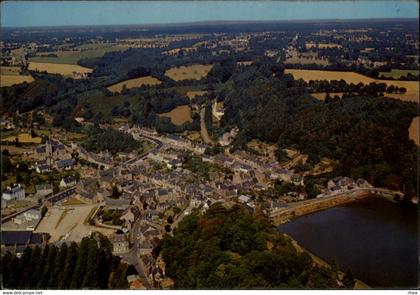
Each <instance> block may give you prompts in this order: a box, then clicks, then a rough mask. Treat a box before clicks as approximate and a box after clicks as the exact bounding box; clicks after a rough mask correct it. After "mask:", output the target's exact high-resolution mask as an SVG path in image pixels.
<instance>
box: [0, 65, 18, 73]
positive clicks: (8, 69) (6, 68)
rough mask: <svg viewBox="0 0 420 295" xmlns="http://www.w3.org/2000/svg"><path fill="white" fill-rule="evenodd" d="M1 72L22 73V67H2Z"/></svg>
mask: <svg viewBox="0 0 420 295" xmlns="http://www.w3.org/2000/svg"><path fill="white" fill-rule="evenodd" d="M0 74H1V75H19V74H20V67H6V66H1V67H0Z"/></svg>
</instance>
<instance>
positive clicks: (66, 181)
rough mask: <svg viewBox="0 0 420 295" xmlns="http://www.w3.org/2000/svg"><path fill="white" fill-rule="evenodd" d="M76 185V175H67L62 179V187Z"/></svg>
mask: <svg viewBox="0 0 420 295" xmlns="http://www.w3.org/2000/svg"><path fill="white" fill-rule="evenodd" d="M75 185H76V178H75V177H74V176H66V177H64V178H62V179H61V181H60V187H72V186H75Z"/></svg>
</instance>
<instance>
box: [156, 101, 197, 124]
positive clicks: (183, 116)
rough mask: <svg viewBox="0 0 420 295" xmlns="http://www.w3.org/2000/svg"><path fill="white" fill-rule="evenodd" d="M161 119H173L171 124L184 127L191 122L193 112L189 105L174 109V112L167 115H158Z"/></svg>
mask: <svg viewBox="0 0 420 295" xmlns="http://www.w3.org/2000/svg"><path fill="white" fill-rule="evenodd" d="M158 115H159V117H167V118H169V119H171V122H172V123H173V124H175V125H182V124H184V123H186V122H191V121H192V118H191V110H190V106H189V105H183V106H179V107H176V108H174V109H173V110H172V111H170V112H167V113H161V114H158Z"/></svg>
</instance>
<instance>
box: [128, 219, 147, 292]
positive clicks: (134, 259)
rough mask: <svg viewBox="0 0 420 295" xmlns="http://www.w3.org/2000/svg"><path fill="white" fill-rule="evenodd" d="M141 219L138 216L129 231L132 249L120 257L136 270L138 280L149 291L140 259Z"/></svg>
mask: <svg viewBox="0 0 420 295" xmlns="http://www.w3.org/2000/svg"><path fill="white" fill-rule="evenodd" d="M141 220H142V217H141V216H140V217H139V218H138V219H137V220H136V222H135V223H134V225H133V227H132V229H131V240H130V243H132V245H133V246H132V247H131V248H130V251H129V252H128V253H127V254H123V255H121V256H122V257H123V258H124V259H125V260H126V261H127V262H128V263H129V264H132V265H134V267H135V268H136V270H137V272H138V274H139V276H140V278H141V279H142V281H143V283H144V286H145V287H146V288H147V289H148V290H149V289H151V285H150V283H149V280H148V278H147V277H146V274H145V273H144V269H145V267H144V265H143V262H142V260H141V259H140V223H141Z"/></svg>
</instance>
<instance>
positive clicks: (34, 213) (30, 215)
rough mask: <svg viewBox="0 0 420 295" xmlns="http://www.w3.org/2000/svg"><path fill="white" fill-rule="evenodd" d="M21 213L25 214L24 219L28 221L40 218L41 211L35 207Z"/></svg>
mask: <svg viewBox="0 0 420 295" xmlns="http://www.w3.org/2000/svg"><path fill="white" fill-rule="evenodd" d="M23 215H24V216H25V218H26V220H28V221H30V220H39V219H41V212H40V211H39V210H35V209H30V210H28V211H26V212H25V213H23Z"/></svg>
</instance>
